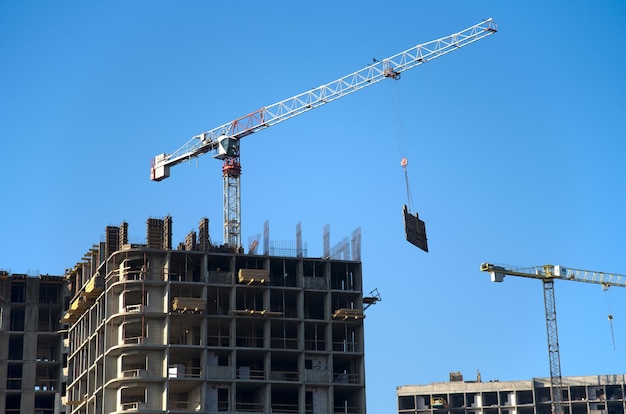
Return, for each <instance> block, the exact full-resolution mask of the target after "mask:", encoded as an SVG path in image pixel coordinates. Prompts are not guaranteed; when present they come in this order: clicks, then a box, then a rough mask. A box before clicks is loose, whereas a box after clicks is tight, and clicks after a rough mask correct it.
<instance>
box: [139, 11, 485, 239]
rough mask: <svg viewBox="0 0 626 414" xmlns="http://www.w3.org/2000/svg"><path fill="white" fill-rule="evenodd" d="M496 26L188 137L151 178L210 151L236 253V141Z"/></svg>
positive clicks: (160, 158) (396, 74)
mask: <svg viewBox="0 0 626 414" xmlns="http://www.w3.org/2000/svg"><path fill="white" fill-rule="evenodd" d="M496 31H497V24H496V23H495V22H494V21H493V20H492V19H491V18H489V19H487V20H483V21H482V22H480V23H478V24H476V25H474V26H471V27H468V28H467V29H465V30H462V31H460V32H458V33H454V34H451V35H449V36H446V37H443V38H440V39H437V40H433V41H431V42H428V43H422V44H419V45H417V46H414V47H412V48H410V49H408V50H405V51H404V52H401V53H398V54H396V55H393V56H391V57H388V58H386V59H383V60H381V61H375V62H374V63H373V64H371V65H368V66H366V67H365V68H363V69H361V70H358V71H356V72H354V73H351V74H349V75H346V76H344V77H342V78H340V79H337V80H335V81H333V82H330V83H328V84H326V85H322V86H319V87H317V88H313V89H311V90H309V91H307V92H303V93H301V94H299V95H296V96H293V97H291V98H289V99H285V100H283V101H280V102H277V103H275V104H273V105H270V106H266V107H263V108H261V109H258V110H256V111H254V112H252V113H250V114H248V115H245V116H243V117H240V118H237V119H235V120H234V121H230V122H228V123H226V124H224V125H221V126H219V127H217V128H214V129H211V130H208V131H205V132H203V133H201V134H199V135H196V136H194V137H192V138H191V139H190V140H189V141H187V143H185V144H184V145H183V146H182V147H180V148H179V149H177V150H176V151H174V152H173V153H171V154H165V153H164V154H159V155H157V156H156V157H154V159H153V160H152V165H151V171H150V179H151V180H154V181H161V180H163V179H165V178H167V177H169V175H170V167H172V166H174V165H176V164H180V163H181V162H184V161H187V160H189V159H191V158H194V157H198V156H200V155H202V154H205V153H207V152H211V151H213V152H214V157H215V158H218V159H221V160H223V161H224V166H223V168H222V171H223V175H224V243H226V244H228V245H229V246H230V247H232V248H237V249H238V248H240V247H241V242H240V211H241V210H240V192H239V175H240V173H241V165H240V163H239V140H240V139H241V138H243V137H245V136H247V135H250V134H252V133H254V132H257V131H260V130H262V129H265V128H267V127H270V126H272V125H276V124H278V123H280V122H283V121H286V120H287V119H290V118H293V117H295V116H296V115H300V114H302V113H304V112H307V111H310V110H311V109H313V108H317V107H319V106H321V105H324V104H326V103H328V102H331V101H333V100H335V99H338V98H341V97H343V96H346V95H348V94H351V93H353V92H356V91H358V90H359V89H362V88H365V87H367V86H370V85H373V84H375V83H377V82H379V81H381V80H383V79H387V78H391V79H399V78H400V74H401V73H402V72H404V71H406V70H408V69H411V68H413V67H415V66H418V65H421V64H423V63H426V62H428V61H431V60H433V59H435V58H437V57H439V56H443V55H445V54H447V53H450V52H452V51H454V50H457V49H459V48H461V47H463V46H466V45H468V44H471V43H473V42H476V41H477V40H480V39H482V38H484V37H487V36H489V35H491V34H494V33H495V32H496Z"/></svg>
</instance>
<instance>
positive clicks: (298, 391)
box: [0, 19, 626, 414]
mask: <svg viewBox="0 0 626 414" xmlns="http://www.w3.org/2000/svg"><path fill="white" fill-rule="evenodd" d="M496 32H497V25H496V23H495V22H493V21H492V19H486V20H482V21H481V22H480V23H478V24H475V25H473V26H471V27H469V28H467V29H465V30H463V31H460V32H457V33H453V34H451V35H449V36H446V37H444V38H440V39H436V40H433V41H431V42H427V43H422V44H418V45H417V46H414V47H412V48H410V49H408V50H405V51H403V52H401V53H398V54H396V55H393V56H390V57H388V58H385V59H382V60H377V59H374V62H373V63H372V64H370V65H367V66H366V67H364V68H362V69H360V70H358V71H356V72H353V73H350V74H348V75H346V76H343V77H341V78H339V79H337V80H335V81H333V82H330V83H328V84H325V85H322V86H319V87H317V88H312V89H311V90H309V91H307V92H304V93H301V94H298V95H295V96H293V97H291V98H288V99H285V100H282V101H280V102H277V103H275V104H272V105H268V106H264V107H262V108H260V109H258V110H256V111H253V112H252V113H249V114H248V115H245V116H242V117H239V118H237V119H235V120H233V121H231V122H228V123H226V124H223V125H221V126H218V127H216V128H213V129H209V130H206V131H204V132H201V133H200V134H198V135H195V136H193V137H192V138H191V139H190V140H189V141H188V142H186V143H185V144H184V145H182V146H181V147H180V148H179V149H177V150H175V151H173V152H171V153H159V154H158V155H156V156H155V157H154V158H153V159H152V160H151V165H150V179H151V180H152V181H157V182H158V181H162V180H164V179H166V178H168V177H170V173H171V169H172V167H174V166H176V165H179V164H182V163H184V162H188V161H189V160H192V159H196V158H198V157H200V156H203V155H204V154H211V155H212V156H213V158H216V159H218V160H220V161H221V162H222V168H221V175H222V178H223V193H222V196H223V198H222V200H223V214H224V216H223V220H222V222H221V223H220V227H221V228H222V229H223V242H222V243H216V242H214V241H213V240H212V239H211V236H210V229H209V220H208V219H207V218H202V219H200V221H199V223H198V226H197V229H195V230H192V231H190V232H189V233H187V235H186V237H185V238H184V240H181V241H179V242H175V241H174V240H173V238H174V231H173V228H174V223H173V219H172V216H170V215H165V216H163V217H161V218H154V217H151V218H148V219H147V220H146V222H145V226H146V227H145V240H142V241H140V242H133V241H131V237H130V236H129V224H128V223H127V222H125V221H124V222H122V223H121V224H120V225H119V226H117V225H115V226H111V225H110V226H106V228H105V231H104V237H103V240H101V241H99V242H97V243H94V244H92V245H91V246H90V247H88V248H87V249H86V252H85V254H84V255H83V256H82V257H81V259H80V261H78V262H77V263H76V264H75V265H73V266H72V267H69V268H67V270H66V271H65V273H64V274H63V275H58V276H49V275H46V276H40V275H37V276H36V277H34V276H27V275H23V274H13V273H11V272H9V271H2V272H0V295H1V296H0V299H1V300H0V305H1V306H0V326H1V328H2V329H1V330H0V412H3V413H7V414H17V413H35V414H60V413H67V414H100V413H107V414H109V413H114V414H121V413H154V414H164V413H172V414H185V413H190V412H202V413H210V414H217V413H223V414H237V413H267V414H269V413H275V414H366V412H367V409H366V375H365V374H366V367H365V344H364V342H365V333H364V320H365V318H366V310H368V308H370V307H371V306H373V305H376V304H377V303H378V302H379V301H381V300H382V297H381V294H380V293H379V292H378V290H377V289H374V290H371V291H364V287H363V286H364V278H365V276H364V271H363V265H362V261H361V259H362V258H361V230H360V228H358V229H356V230H354V231H353V232H352V233H351V234H350V236H349V237H343V238H342V239H341V241H340V242H338V243H335V244H333V243H331V236H330V228H329V227H325V228H324V230H323V235H322V240H321V243H320V244H321V246H322V254H321V255H320V256H319V257H309V254H308V248H307V245H306V243H305V242H304V241H303V239H302V231H301V227H300V224H298V225H297V227H296V232H295V234H296V240H295V241H294V242H288V243H280V242H276V241H273V240H271V239H270V236H269V224H268V223H267V222H266V223H265V228H264V233H263V238H262V240H261V239H260V237H257V238H256V239H251V241H250V243H249V244H248V246H244V245H243V243H242V222H241V188H240V175H241V170H242V167H241V162H240V155H241V153H240V151H241V148H240V141H241V139H243V138H244V137H247V136H249V135H251V134H254V133H257V132H260V131H262V130H264V129H266V128H268V127H270V126H274V125H277V124H279V123H281V122H283V121H287V120H289V119H292V118H294V117H295V116H298V115H300V114H303V113H305V112H308V111H310V110H312V109H315V108H317V107H320V106H322V105H325V104H327V103H329V102H331V101H333V100H336V99H339V98H342V97H344V96H347V95H349V94H352V93H354V92H356V91H359V90H361V89H363V88H366V87H368V86H371V85H374V84H376V83H377V82H379V81H383V80H391V81H394V80H398V79H400V77H401V74H402V73H403V72H404V71H406V70H409V69H412V68H414V67H418V66H420V65H422V64H424V63H427V62H430V61H432V60H434V59H436V58H438V57H441V56H445V55H446V54H448V53H451V52H453V51H456V50H459V49H460V48H462V47H464V46H467V45H470V44H472V43H474V42H476V41H479V40H481V39H483V38H486V37H488V36H491V35H493V34H495V33H496ZM407 165H408V161H407V159H406V158H402V161H401V166H402V167H403V168H404V174H405V182H406V188H407V200H408V201H407V204H405V205H403V206H402V218H403V222H404V229H403V230H404V235H405V237H406V241H407V242H408V243H410V244H411V245H412V246H415V247H417V248H418V249H419V250H421V252H422V253H421V254H424V253H428V252H429V246H428V238H427V234H426V224H425V222H424V221H423V220H422V219H420V217H419V215H418V214H417V212H415V211H412V206H411V194H410V190H409V183H408V174H407V170H406V168H407ZM146 172H147V171H146ZM133 240H134V239H133ZM480 270H481V271H484V272H488V273H489V274H490V275H491V280H492V281H493V282H502V281H503V280H504V277H505V276H520V277H526V278H532V279H538V280H540V281H541V282H542V286H543V289H544V303H545V309H546V326H547V331H548V355H549V359H550V377H549V378H532V379H528V380H519V381H502V382H500V381H489V382H483V381H482V380H481V377H480V374H478V375H477V377H476V380H471V381H467V380H464V379H463V376H462V375H461V374H460V373H458V372H457V373H451V374H450V381H449V382H441V383H431V384H428V385H403V386H398V387H397V388H396V398H397V412H398V414H624V413H625V411H626V399H625V397H624V395H625V392H626V378H625V376H624V375H623V374H615V375H603V376H581V377H563V376H562V375H561V367H560V355H559V348H558V337H557V329H556V328H557V327H556V307H555V306H556V305H555V300H554V285H553V283H554V280H558V279H562V280H567V281H579V282H586V283H593V284H598V285H601V286H603V287H608V286H622V287H626V278H624V276H622V275H609V274H604V273H596V272H590V271H578V270H576V269H569V268H565V267H561V266H549V265H547V266H539V267H535V268H527V269H516V268H509V267H504V266H499V265H498V266H497V265H493V264H490V263H483V264H482V265H481V266H480ZM611 327H612V325H611ZM393 341H394V339H393V338H391V339H390V340H389V343H390V344H392V343H393ZM390 348H391V347H390ZM390 381H393V379H390ZM390 411H391V407H390Z"/></svg>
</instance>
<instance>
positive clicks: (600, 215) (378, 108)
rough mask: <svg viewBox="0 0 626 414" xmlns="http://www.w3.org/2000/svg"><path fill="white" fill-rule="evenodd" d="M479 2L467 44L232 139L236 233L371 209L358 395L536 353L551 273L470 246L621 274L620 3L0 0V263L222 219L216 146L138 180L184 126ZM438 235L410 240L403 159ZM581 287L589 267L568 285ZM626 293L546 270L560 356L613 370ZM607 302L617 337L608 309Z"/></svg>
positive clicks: (395, 45) (382, 406) (339, 230)
mask: <svg viewBox="0 0 626 414" xmlns="http://www.w3.org/2000/svg"><path fill="white" fill-rule="evenodd" d="M488 17H493V18H494V20H495V21H496V22H497V23H498V25H499V32H498V33H497V34H496V35H494V36H491V37H488V38H486V39H483V40H481V41H479V42H478V43H475V44H472V45H470V46H468V47H465V48H463V49H460V50H459V51H456V52H454V53H452V54H450V55H447V56H445V57H442V58H440V59H436V60H435V61H433V62H430V63H428V64H426V65H423V66H420V67H417V68H415V69H412V70H410V71H408V72H406V73H405V74H404V75H403V76H402V79H401V80H400V81H398V82H397V83H395V84H393V83H392V81H389V82H383V83H379V84H377V85H375V86H372V87H371V88H367V89H365V90H362V91H359V92H357V93H356V94H353V95H350V96H347V97H344V98H342V99H340V100H339V101H336V102H333V103H331V104H329V105H326V106H323V107H321V108H319V109H316V110H314V111H312V112H309V113H306V114H304V115H301V116H299V117H297V118H294V119H292V120H289V121H287V122H284V123H282V124H280V125H277V126H274V127H272V128H270V129H267V130H265V131H262V132H260V133H258V134H255V135H252V136H250V137H247V138H245V139H244V140H243V141H242V165H243V175H242V179H241V183H242V184H241V185H242V225H243V229H242V240H243V243H244V245H247V242H248V238H249V237H252V236H254V235H256V234H259V233H262V232H263V223H264V222H265V221H266V220H269V223H270V232H271V239H272V240H279V241H280V240H284V241H289V240H295V227H296V224H297V223H298V222H302V229H303V238H304V240H305V241H306V242H307V245H308V250H309V256H313V257H318V256H321V254H322V232H323V227H324V225H325V224H330V228H331V244H334V243H336V242H339V241H340V240H341V239H343V238H344V237H346V236H349V235H350V232H351V231H352V230H354V229H356V228H358V227H360V228H361V229H362V242H363V245H362V260H363V266H364V280H365V282H364V284H365V291H366V292H367V291H369V290H371V289H373V288H378V289H379V291H380V293H381V295H382V301H381V302H380V303H378V304H376V305H375V306H374V307H371V308H369V309H368V311H367V319H366V322H365V325H366V371H367V372H366V381H367V396H368V412H369V413H372V414H384V413H390V412H395V410H396V401H395V387H396V386H398V385H407V384H423V383H429V382H433V381H445V380H447V378H448V374H449V373H450V372H452V371H461V372H462V373H463V374H464V375H465V377H466V379H473V378H474V376H475V374H476V370H480V372H481V374H482V378H483V380H491V379H500V380H517V379H528V378H532V377H542V376H543V377H545V376H548V375H549V364H548V352H547V347H546V328H545V319H544V309H543V296H542V288H541V284H540V283H539V282H537V281H533V280H526V279H522V278H513V277H509V278H507V279H506V280H505V283H502V284H495V283H491V282H490V281H489V276H488V275H487V274H484V273H481V272H480V271H479V265H480V263H481V262H484V261H489V262H495V263H503V264H508V265H516V266H534V265H543V264H546V263H552V264H562V265H565V266H568V267H572V268H580V269H590V270H599V271H606V272H616V273H626V254H625V252H624V247H625V246H624V237H625V234H626V218H625V215H624V205H625V204H626V196H625V194H626V193H625V191H624V181H625V178H626V172H625V170H624V165H623V155H624V152H625V145H624V138H625V136H626V99H625V97H626V61H625V57H624V56H625V54H624V47H625V46H624V45H625V44H626V4H625V3H624V2H621V1H615V0H614V1H602V2H590V1H568V2H564V1H561V2H539V1H530V2H502V1H482V2H468V1H454V0H453V1H446V2H436V1H401V2H395V3H394V2H387V3H385V2H380V1H360V2H350V1H344V2H336V1H325V0H323V1H315V2H293V1H276V2H252V1H249V2H242V1H232V2H210V1H185V2H173V1H172V2H163V1H132V2H127V1H108V2H82V1H62V2H58V1H57V2H49V1H17V0H14V1H11V0H8V1H7V0H5V1H2V2H1V3H0V53H1V61H2V63H1V64H0V143H1V147H0V148H1V151H2V162H1V163H0V190H1V194H2V198H1V199H2V203H1V207H0V208H1V211H2V214H0V268H3V269H8V270H11V271H13V272H15V273H26V272H30V273H36V272H37V271H38V272H40V273H42V274H45V273H49V274H59V275H60V274H63V271H64V269H65V268H67V267H72V266H73V265H74V263H76V262H77V261H79V260H80V258H81V257H82V255H83V253H84V252H86V251H87V250H88V249H89V248H90V247H91V245H92V244H93V243H97V242H99V241H100V240H102V238H103V235H104V229H105V227H106V226H107V225H119V224H120V223H121V222H122V221H127V222H128V223H129V229H130V237H131V241H135V242H142V241H143V240H144V238H145V222H146V219H147V218H149V217H163V216H165V215H167V214H170V215H172V216H173V219H174V240H175V242H176V243H178V242H179V241H183V240H184V236H185V235H186V234H187V232H188V231H189V230H192V229H196V228H197V223H198V221H199V220H200V219H201V218H202V217H205V216H206V217H208V218H209V219H210V220H211V236H212V238H213V240H216V241H221V240H222V232H221V224H220V223H221V220H222V212H221V209H222V207H221V206H222V182H221V174H220V168H221V164H220V162H219V161H216V160H213V159H212V158H211V157H210V156H209V155H206V156H204V157H201V158H200V159H198V160H196V161H193V162H192V163H190V164H189V165H179V166H177V167H174V168H173V169H172V176H171V177H170V178H169V179H167V180H165V181H163V182H160V183H155V182H151V181H150V180H149V166H150V159H151V158H152V157H154V156H155V155H157V154H160V153H163V152H172V151H174V150H175V149H177V148H178V147H179V146H181V145H182V144H183V143H185V142H186V141H187V140H188V139H189V138H190V137H191V136H193V135H195V134H197V133H200V132H202V131H205V130H208V129H211V128H214V127H217V126H219V125H221V124H223V123H225V122H228V121H231V120H233V119H235V118H238V117H240V116H243V115H246V114H248V113H250V112H252V111H254V110H256V109H259V108H260V107H262V106H265V105H269V104H272V103H275V102H277V101H280V100H282V99H285V98H288V97H291V96H293V95H296V94H298V93H300V92H304V91H306V90H308V89H310V88H312V87H315V86H319V85H321V84H324V83H327V82H330V81H333V80H335V79H337V78H339V77H341V76H343V75H345V74H348V73H350V72H353V71H355V70H358V69H360V68H362V67H364V66H365V65H367V64H369V63H371V62H372V58H378V59H381V58H384V57H387V56H390V55H393V54H395V53H397V52H400V51H403V50H405V49H407V48H409V47H411V46H414V45H416V44H418V43H424V42H427V41H430V40H433V39H436V38H439V37H443V36H446V35H448V34H451V33H454V32H457V31H460V30H462V29H464V28H466V27H468V26H471V25H473V24H475V23H478V22H479V21H481V19H484V18H488ZM402 157H408V158H409V170H408V171H409V181H410V185H411V192H412V197H413V205H412V207H413V210H414V211H417V212H418V213H419V215H420V218H422V219H423V220H424V221H425V222H426V226H427V231H428V237H429V247H430V253H424V252H422V251H420V250H418V249H416V248H415V247H413V246H412V245H410V244H408V243H407V242H406V241H405V240H404V234H403V227H402V216H401V209H402V205H403V204H404V203H406V199H407V196H406V192H405V182H404V175H403V171H402V168H401V167H400V159H401V158H402ZM579 285H582V286H579ZM624 298H626V291H620V288H614V289H613V290H609V291H608V292H602V291H601V289H600V288H599V287H596V286H593V285H587V284H580V283H568V282H561V283H559V282H557V283H556V300H557V312H558V321H559V325H558V326H559V336H560V344H561V359H562V360H561V363H562V373H563V375H594V374H611V373H624V372H626V358H624V352H625V351H626V306H625V305H624V303H625V301H624ZM609 313H611V314H613V317H614V320H613V327H614V331H615V345H616V347H615V348H616V349H615V350H614V349H613V344H612V338H611V330H610V326H609V323H608V320H607V315H608V314H609Z"/></svg>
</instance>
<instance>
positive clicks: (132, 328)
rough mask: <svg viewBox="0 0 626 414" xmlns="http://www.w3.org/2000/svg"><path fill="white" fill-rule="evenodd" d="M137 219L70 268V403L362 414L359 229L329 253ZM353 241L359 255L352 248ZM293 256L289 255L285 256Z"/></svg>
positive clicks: (73, 406)
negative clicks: (138, 225)
mask: <svg viewBox="0 0 626 414" xmlns="http://www.w3.org/2000/svg"><path fill="white" fill-rule="evenodd" d="M198 230H199V231H198V233H196V232H195V231H192V232H190V233H189V234H188V235H187V237H186V239H185V241H184V242H183V243H180V244H179V245H178V246H177V247H176V248H175V249H173V248H172V220H171V217H165V218H164V219H149V220H148V221H147V231H146V242H145V244H131V243H129V242H128V225H127V224H126V223H123V224H122V225H121V226H119V227H112V226H109V227H107V228H106V236H105V240H104V241H103V242H100V243H99V244H97V245H94V246H93V247H92V248H91V249H89V251H88V252H87V253H86V255H85V257H83V260H82V261H81V262H80V263H78V264H77V265H76V266H75V267H74V268H72V269H71V270H68V272H67V274H66V278H67V280H68V282H69V283H70V286H71V292H72V299H71V301H70V303H69V307H68V310H67V312H66V313H65V314H64V316H63V322H64V323H67V324H68V326H69V334H68V339H69V357H68V361H67V366H68V384H67V393H66V395H65V396H64V403H66V404H67V412H68V413H81V414H82V413H84V414H87V413H88V414H96V413H98V414H99V413H103V412H105V413H122V412H123V413H131V412H144V413H145V412H149V413H187V412H198V411H199V412H204V413H244V412H254V413H302V414H305V413H306V414H327V413H354V414H356V413H359V414H362V413H365V367H364V347H363V338H364V333H363V318H364V314H363V310H364V308H366V307H367V306H369V305H370V304H372V303H375V302H376V300H377V299H378V297H376V296H377V295H376V296H375V297H365V298H364V297H363V291H362V268H361V262H360V257H359V256H360V253H359V251H360V247H359V246H360V232H355V233H353V235H352V236H353V237H352V240H351V242H348V241H347V238H346V239H344V243H342V244H339V245H338V246H336V247H335V248H333V249H332V250H331V249H330V248H329V244H328V241H329V237H328V234H327V233H325V234H324V255H323V257H322V258H308V257H306V249H304V248H303V247H302V243H301V241H300V232H299V231H298V233H297V234H298V241H297V243H296V249H293V250H291V251H289V252H287V251H285V250H286V249H282V250H281V254H282V255H272V254H271V253H272V252H271V248H270V247H271V246H268V239H269V237H268V236H267V234H266V235H265V240H264V241H265V246H264V248H265V250H264V251H263V253H262V254H256V253H255V251H256V248H257V245H256V244H254V246H253V248H252V249H251V251H252V253H245V254H244V253H242V252H238V251H233V250H232V249H229V248H227V247H226V246H215V245H213V244H212V243H211V242H210V238H209V231H208V230H209V229H208V220H207V219H203V220H201V221H200V225H199V229H198ZM351 251H352V256H353V257H350V253H351ZM288 253H289V254H288Z"/></svg>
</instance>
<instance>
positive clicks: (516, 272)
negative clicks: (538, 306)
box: [480, 263, 626, 414]
mask: <svg viewBox="0 0 626 414" xmlns="http://www.w3.org/2000/svg"><path fill="white" fill-rule="evenodd" d="M480 270H481V271H483V272H488V273H489V274H490V275H491V281H492V282H503V281H504V277H505V276H521V277H528V278H532V279H539V280H541V281H542V282H543V300H544V305H545V311H546V329H547V332H548V357H549V360H550V387H551V392H552V412H553V414H562V413H563V383H562V377H561V354H560V352H559V335H558V330H557V323H556V302H555V300H554V280H555V279H561V280H572V281H574V282H586V283H593V284H597V285H601V286H602V287H603V288H604V289H608V288H609V287H611V286H620V287H626V276H625V275H618V274H613V273H603V272H594V271H591V270H579V269H570V268H567V267H563V266H553V265H544V266H535V267H530V268H509V267H504V266H496V265H493V264H491V263H482V264H481V265H480ZM612 319H613V316H612V315H609V321H611V324H612Z"/></svg>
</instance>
